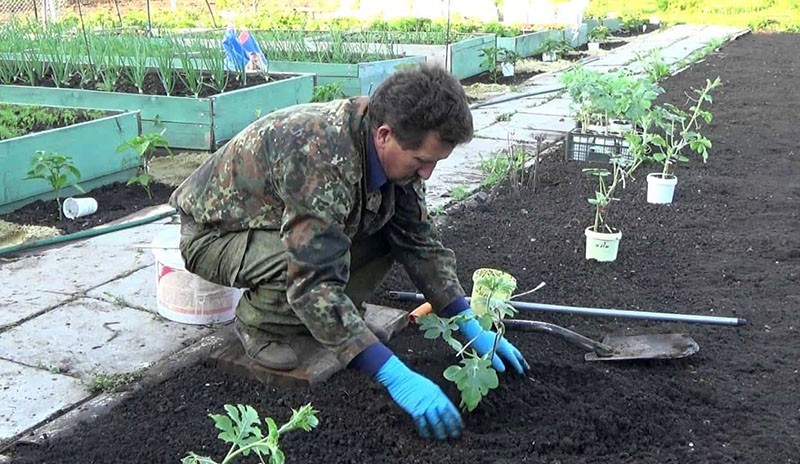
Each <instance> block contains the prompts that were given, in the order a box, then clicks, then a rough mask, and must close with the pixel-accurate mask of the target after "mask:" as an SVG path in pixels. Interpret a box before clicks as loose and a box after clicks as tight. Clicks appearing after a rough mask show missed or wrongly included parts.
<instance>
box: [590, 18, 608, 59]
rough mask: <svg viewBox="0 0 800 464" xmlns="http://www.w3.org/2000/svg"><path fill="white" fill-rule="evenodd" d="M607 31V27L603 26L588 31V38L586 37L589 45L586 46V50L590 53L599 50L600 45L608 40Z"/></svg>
mask: <svg viewBox="0 0 800 464" xmlns="http://www.w3.org/2000/svg"><path fill="white" fill-rule="evenodd" d="M608 34H609V30H608V27H606V26H604V25H602V24H601V25H599V26H597V27H595V28H594V29H592V30H591V31H589V36H588V37H587V38H588V40H589V43H588V44H587V48H588V49H589V51H590V52H596V51H599V50H600V44H601V43H603V42H605V40H606V39H607V38H608Z"/></svg>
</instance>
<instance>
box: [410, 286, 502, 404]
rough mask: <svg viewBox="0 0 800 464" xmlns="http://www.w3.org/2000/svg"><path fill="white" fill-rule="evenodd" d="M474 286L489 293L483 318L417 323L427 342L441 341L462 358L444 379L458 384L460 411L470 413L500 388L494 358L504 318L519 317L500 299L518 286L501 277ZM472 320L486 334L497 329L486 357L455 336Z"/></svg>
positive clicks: (422, 319) (421, 320) (424, 318)
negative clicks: (430, 340) (439, 339)
mask: <svg viewBox="0 0 800 464" xmlns="http://www.w3.org/2000/svg"><path fill="white" fill-rule="evenodd" d="M475 285H480V286H482V287H483V288H486V289H487V290H488V291H487V293H486V297H485V300H484V301H483V302H482V303H483V306H485V308H486V311H485V312H484V313H483V314H480V315H478V314H477V313H476V314H475V315H473V316H462V315H458V316H453V317H450V318H443V317H439V316H437V315H435V314H426V315H425V316H422V317H420V318H419V320H418V323H419V326H420V330H422V331H424V337H425V338H427V339H436V338H440V337H441V338H442V339H443V340H444V341H445V342H446V343H447V344H448V345H449V346H450V347H451V348H453V350H455V351H456V355H457V356H458V357H460V358H461V360H460V362H459V363H458V364H454V365H452V366H449V367H447V368H446V369H445V370H444V373H443V376H444V378H445V379H447V380H449V381H451V382H453V383H455V384H456V387H457V388H458V390H459V392H461V403H460V407H461V408H462V409H465V410H467V411H473V410H474V409H475V408H477V407H478V405H479V404H480V402H481V401H482V400H483V398H484V397H485V396H486V395H488V393H489V391H490V390H492V389H494V388H497V386H498V385H499V380H498V378H497V372H496V371H495V370H494V368H493V367H492V358H493V357H494V354H495V351H496V350H497V344H498V343H499V342H500V339H501V338H502V337H503V335H504V334H505V325H504V324H503V318H504V317H506V316H513V315H514V314H516V309H514V307H513V306H511V304H510V303H509V302H508V301H507V300H505V299H503V298H498V297H497V295H507V294H510V292H511V291H513V289H514V286H515V283H514V282H511V281H510V279H508V278H506V277H504V276H502V275H487V276H485V277H482V278H480V279H478V280H477V281H476V282H475ZM509 286H510V287H511V288H510V289H509ZM477 303H479V302H476V301H473V302H472V304H473V307H475V306H476V304H477ZM469 319H475V320H476V321H477V322H478V324H480V326H481V327H482V328H483V329H484V330H490V329H494V330H495V332H496V334H497V335H496V336H495V339H494V345H493V346H492V349H491V350H490V351H489V352H487V353H486V354H484V355H483V356H479V355H478V354H477V353H476V352H475V350H473V349H471V348H470V346H471V345H472V343H473V342H474V341H475V340H474V339H472V340H467V341H466V343H463V344H462V343H461V342H460V341H459V340H457V339H456V338H455V337H454V336H453V334H454V333H455V332H457V331H458V325H459V323H464V322H466V321H468V320H469Z"/></svg>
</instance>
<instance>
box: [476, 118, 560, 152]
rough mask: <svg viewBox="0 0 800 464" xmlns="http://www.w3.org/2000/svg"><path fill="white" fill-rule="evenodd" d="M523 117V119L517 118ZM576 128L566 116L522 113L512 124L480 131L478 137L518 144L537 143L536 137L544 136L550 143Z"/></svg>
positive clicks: (492, 126) (493, 126)
mask: <svg viewBox="0 0 800 464" xmlns="http://www.w3.org/2000/svg"><path fill="white" fill-rule="evenodd" d="M516 116H521V117H516ZM573 127H575V121H573V120H572V119H571V118H569V117H564V116H548V115H531V114H525V113H521V114H519V115H515V117H514V118H512V119H511V121H510V124H507V125H501V124H493V125H491V126H489V127H487V128H485V129H482V130H480V131H478V132H477V133H476V134H475V135H476V136H477V137H481V138H486V139H495V140H503V141H505V140H507V138H508V137H509V136H510V137H511V140H512V141H516V142H518V143H528V144H530V143H535V136H536V135H539V134H543V135H545V136H546V137H547V140H548V141H552V140H555V139H559V138H562V137H563V136H564V134H566V133H567V132H569V131H570V129H572V128H573Z"/></svg>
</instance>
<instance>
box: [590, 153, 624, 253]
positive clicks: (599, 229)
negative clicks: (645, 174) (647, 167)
mask: <svg viewBox="0 0 800 464" xmlns="http://www.w3.org/2000/svg"><path fill="white" fill-rule="evenodd" d="M628 162H629V161H628V159H627V158H624V157H613V158H611V169H610V170H609V169H607V168H586V169H583V172H584V173H585V174H587V175H589V176H590V177H594V178H595V180H596V181H597V184H596V188H595V192H594V197H592V198H588V201H589V203H590V204H592V205H594V223H593V224H592V225H590V226H589V227H587V228H586V229H585V230H584V235H585V236H586V259H594V260H596V261H601V262H608V261H614V260H616V259H617V252H618V250H619V242H620V240H621V239H622V231H620V230H619V229H617V228H615V227H611V225H610V224H609V223H608V212H609V209H610V207H611V204H612V202H615V201H619V198H616V197H615V196H614V192H615V191H616V190H617V187H619V186H622V188H625V179H626V176H627V173H626V169H625V168H626V167H627V165H628Z"/></svg>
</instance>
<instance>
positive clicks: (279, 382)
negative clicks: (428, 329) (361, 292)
mask: <svg viewBox="0 0 800 464" xmlns="http://www.w3.org/2000/svg"><path fill="white" fill-rule="evenodd" d="M365 306H366V316H365V320H366V323H367V326H369V327H370V329H371V330H372V331H373V333H375V335H377V336H378V338H380V339H381V340H382V341H384V342H385V341H388V340H389V339H390V338H391V337H392V336H393V335H394V334H396V333H398V332H399V331H401V330H403V328H405V327H406V325H408V312H406V311H403V310H399V309H395V308H389V307H386V306H377V305H369V304H368V305H365ZM223 337H224V339H225V342H224V343H223V345H222V346H221V347H220V348H218V349H217V350H215V351H213V352H212V353H211V354H210V355H209V357H208V359H207V360H206V365H207V366H209V367H213V368H216V369H219V370H221V371H223V372H226V373H228V374H232V375H239V376H243V377H247V378H250V379H254V380H258V381H260V382H262V383H264V384H266V385H271V386H276V387H287V388H298V387H299V388H302V387H309V386H313V385H317V384H320V383H322V382H324V381H326V380H328V379H329V378H330V377H331V376H332V375H333V374H335V373H336V372H338V371H340V370H342V369H343V368H344V366H341V365H340V364H339V362H338V361H337V359H336V357H335V356H334V355H333V354H332V353H331V352H330V351H328V350H327V349H325V348H324V347H323V346H322V345H320V344H319V343H317V341H316V340H314V339H313V338H312V337H311V336H303V337H296V338H294V339H291V340H289V344H290V345H291V346H292V349H294V350H295V353H297V356H298V357H299V358H300V367H298V368H297V369H294V370H291V371H276V370H273V369H267V368H265V367H262V366H259V365H258V364H256V363H254V362H252V361H251V360H250V359H249V358H248V357H247V356H246V355H245V353H244V348H243V347H242V344H241V343H240V342H239V339H238V338H237V337H236V334H235V333H234V332H233V326H232V325H231V326H230V327H229V328H228V329H227V330H226V331H225V333H224V334H223Z"/></svg>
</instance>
